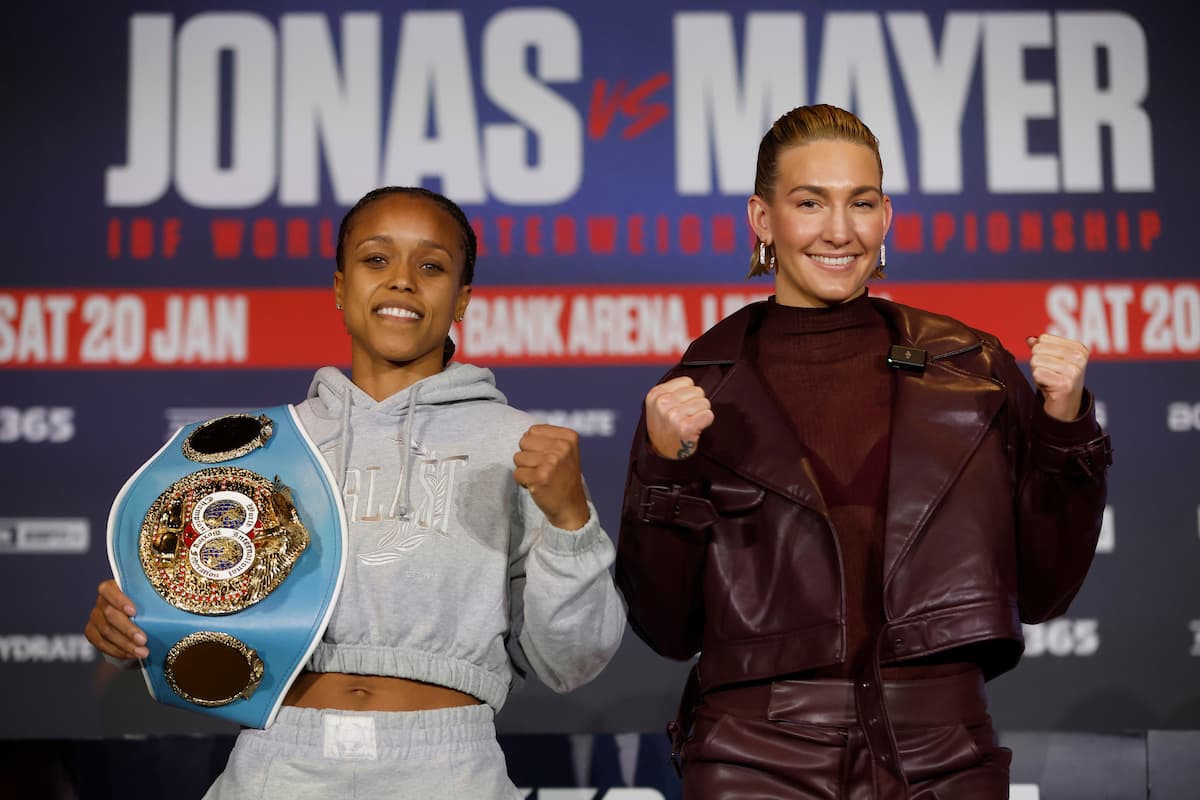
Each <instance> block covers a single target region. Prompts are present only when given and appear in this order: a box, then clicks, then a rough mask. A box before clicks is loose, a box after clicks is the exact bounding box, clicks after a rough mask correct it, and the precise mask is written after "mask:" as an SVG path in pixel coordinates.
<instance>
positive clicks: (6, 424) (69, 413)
mask: <svg viewBox="0 0 1200 800" xmlns="http://www.w3.org/2000/svg"><path fill="white" fill-rule="evenodd" d="M2 325H3V323H2V322H0V326H2ZM2 338H3V337H2V336H0V348H2V347H3V343H2ZM74 437H75V409H73V408H69V407H65V406H30V407H29V408H15V407H13V406H0V444H9V443H12V442H33V443H39V442H49V443H51V444H61V443H62V442H69V441H71V439H73V438H74Z"/></svg>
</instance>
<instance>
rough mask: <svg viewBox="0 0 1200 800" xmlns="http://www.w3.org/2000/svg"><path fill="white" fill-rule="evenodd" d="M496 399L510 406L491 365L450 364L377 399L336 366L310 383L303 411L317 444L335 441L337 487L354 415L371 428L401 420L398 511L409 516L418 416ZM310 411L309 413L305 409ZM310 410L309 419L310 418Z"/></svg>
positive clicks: (344, 468) (341, 478)
mask: <svg viewBox="0 0 1200 800" xmlns="http://www.w3.org/2000/svg"><path fill="white" fill-rule="evenodd" d="M468 402H494V403H497V404H498V405H500V406H504V407H507V405H506V404H507V400H506V398H505V397H504V394H503V393H502V392H501V391H500V390H499V389H497V388H496V378H495V376H494V375H493V374H492V371H491V370H489V369H483V368H482V367H476V366H474V365H471V364H454V363H452V364H448V365H447V366H446V368H445V369H443V370H442V371H441V372H439V373H437V374H435V375H430V376H429V377H428V378H422V379H421V380H419V381H417V382H416V383H414V384H413V385H411V386H409V387H407V388H405V389H402V390H401V391H399V392H396V393H395V394H393V395H390V396H389V397H385V398H384V399H383V400H379V401H376V400H375V399H374V398H373V397H371V396H370V395H369V394H367V393H366V392H364V391H363V390H362V389H360V388H359V387H358V386H355V385H354V382H353V381H351V380H350V379H349V378H348V377H346V375H345V373H343V372H342V371H341V370H339V369H336V368H334V367H321V369H319V370H318V371H317V374H316V375H315V376H313V381H312V384H311V385H310V386H309V388H308V400H307V401H306V402H305V403H304V406H303V407H302V410H301V420H302V421H303V422H304V424H305V427H306V428H308V429H309V430H310V433H312V434H315V435H314V436H313V438H314V440H315V443H316V445H317V447H318V448H320V449H321V451H322V453H323V454H324V453H326V452H327V445H329V444H331V443H336V444H337V445H338V446H337V447H336V448H335V449H334V455H333V463H332V464H330V467H331V468H332V469H333V473H334V476H335V477H336V478H337V481H338V486H339V487H341V488H343V489H344V487H345V485H346V473H347V470H348V469H349V468H350V459H351V451H352V449H353V447H354V429H355V426H356V423H355V422H353V420H354V419H361V420H362V424H363V425H364V426H365V427H367V428H368V429H373V428H386V427H387V426H388V425H389V424H395V423H396V422H399V423H400V424H401V425H402V426H403V431H404V433H403V437H402V439H401V442H402V444H401V453H400V454H399V455H400V461H401V463H402V469H401V476H402V477H401V496H402V497H403V501H402V502H401V504H400V506H399V509H400V516H401V518H402V519H404V518H407V517H408V515H409V513H410V512H411V511H412V504H411V502H410V498H411V484H412V474H413V470H412V468H411V467H412V459H413V456H414V451H415V446H416V445H415V441H414V439H413V427H414V421H415V420H416V418H417V416H418V415H420V414H422V413H427V414H431V415H432V414H436V413H438V412H439V411H441V410H442V409H443V408H445V407H448V406H453V405H455V404H459V403H468ZM306 412H307V413H306ZM308 414H311V415H312V417H311V418H310V419H306V417H307V416H308Z"/></svg>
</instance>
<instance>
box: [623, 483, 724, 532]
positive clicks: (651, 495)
mask: <svg viewBox="0 0 1200 800" xmlns="http://www.w3.org/2000/svg"><path fill="white" fill-rule="evenodd" d="M638 506H639V507H640V508H641V512H642V521H643V522H650V523H655V524H658V525H678V526H680V527H682V528H690V529H692V530H697V531H698V530H703V529H705V528H707V527H709V526H710V525H712V524H713V523H714V522H716V520H717V510H716V509H715V508H713V504H712V503H710V502H709V501H708V500H706V499H705V498H703V497H694V496H692V495H688V494H684V493H683V491H682V490H681V488H680V487H679V486H644V487H642V496H641V501H640V502H639V503H638Z"/></svg>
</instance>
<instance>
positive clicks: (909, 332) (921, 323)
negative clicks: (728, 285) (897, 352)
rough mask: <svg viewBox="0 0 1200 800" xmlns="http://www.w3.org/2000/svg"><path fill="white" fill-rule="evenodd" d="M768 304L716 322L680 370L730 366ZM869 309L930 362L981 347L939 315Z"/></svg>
mask: <svg viewBox="0 0 1200 800" xmlns="http://www.w3.org/2000/svg"><path fill="white" fill-rule="evenodd" d="M766 305H767V301H765V300H764V301H760V302H757V303H751V304H749V305H747V306H744V307H743V308H740V309H738V310H737V311H736V312H734V313H733V314H731V315H730V316H728V317H726V318H725V319H723V320H721V321H720V322H718V323H717V324H716V325H714V326H713V327H712V329H710V330H709V331H708V332H707V333H705V334H704V335H703V336H701V337H700V338H699V339H697V340H696V341H695V342H693V343H692V345H691V347H689V348H688V349H687V352H686V353H684V354H683V359H682V364H683V366H704V365H707V364H732V363H733V362H735V361H737V360H738V358H739V357H740V356H741V354H742V349H743V347H744V346H745V341H746V335H747V334H748V333H752V332H753V331H754V330H756V329H757V328H758V326H759V325H760V324H761V323H762V318H763V314H764V313H765V311H766ZM871 305H873V306H874V307H875V309H876V310H877V311H878V312H879V313H880V315H881V316H882V317H883V318H884V319H885V320H886V321H887V324H888V327H889V328H891V329H892V331H893V333H894V334H895V339H894V341H895V343H896V344H904V345H912V346H914V347H919V348H921V349H922V350H924V351H925V352H927V353H928V354H929V358H930V359H931V360H932V359H941V358H949V357H950V356H954V355H958V354H960V353H965V352H967V351H970V350H974V349H975V348H977V347H980V346H982V344H983V340H982V339H981V338H980V336H979V334H978V333H976V332H975V331H974V330H972V329H971V328H968V327H967V326H966V325H963V324H962V323H961V322H959V321H957V320H955V319H952V318H950V317H945V316H942V315H940V314H932V313H930V312H928V311H922V310H920V309H916V308H912V307H911V306H906V305H901V304H900V303H893V302H892V301H890V300H884V299H882V298H878V297H872V298H871Z"/></svg>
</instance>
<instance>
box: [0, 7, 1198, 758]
mask: <svg viewBox="0 0 1200 800" xmlns="http://www.w3.org/2000/svg"><path fill="white" fill-rule="evenodd" d="M858 6H859V7H860V8H859V10H854V11H847V10H842V8H841V4H833V3H804V4H800V3H795V2H793V3H781V2H775V0H759V1H758V2H756V3H753V4H749V5H745V4H740V3H734V2H729V1H728V0H726V2H710V1H709V0H695V2H690V3H687V4H685V5H681V6H679V7H674V6H672V5H670V4H667V3H644V2H642V3H638V2H633V1H632V0H611V2H605V3H596V2H586V3H585V2H569V3H560V4H557V5H556V6H548V5H547V6H520V7H518V6H515V5H512V6H510V5H507V4H504V3H497V2H486V1H485V0H475V1H474V2H464V3H462V4H460V5H448V4H432V3H430V4H421V3H406V4H389V5H388V7H387V9H386V10H374V11H354V12H344V11H342V10H340V9H339V8H337V4H335V3H331V2H312V1H311V0H293V2H278V1H276V0H259V1H258V2H253V1H250V2H243V3H230V2H217V3H199V2H182V1H180V2H174V3H170V4H162V3H157V2H141V3H138V4H124V3H122V2H119V1H118V2H110V3H93V4H79V7H76V8H70V9H64V8H61V7H59V6H56V5H54V4H50V5H43V4H18V7H14V8H11V9H9V10H8V11H6V12H5V13H6V15H7V16H8V24H7V25H5V26H4V33H3V34H0V35H2V36H3V37H4V42H3V44H4V46H3V47H2V48H0V53H2V55H0V58H3V59H4V60H5V65H4V66H5V69H4V72H3V74H4V76H5V77H4V84H5V97H6V105H7V114H6V119H7V120H8V122H7V123H6V124H5V125H4V126H3V127H2V128H0V152H3V153H5V154H6V164H5V170H4V184H5V189H4V191H3V193H2V194H0V198H2V200H0V202H2V203H3V216H2V217H0V218H2V219H3V220H4V222H3V230H4V233H5V236H4V238H5V243H6V248H5V254H4V261H3V285H0V387H2V389H0V464H2V466H0V480H2V482H3V491H2V492H0V586H2V587H3V590H2V591H3V597H4V600H5V602H3V603H2V604H0V609H2V610H0V705H2V707H3V708H5V709H6V711H7V713H5V714H3V715H0V736H4V737H10V738H19V737H68V736H90V735H99V734H113V733H127V732H162V731H206V730H207V731H212V730H217V729H220V730H227V729H225V728H220V726H215V725H214V724H213V723H211V722H208V721H207V720H206V719H204V718H202V717H200V716H197V715H193V714H187V713H185V712H171V711H168V710H166V709H162V708H159V707H157V706H155V705H153V704H151V703H150V702H149V700H148V699H146V696H145V690H144V687H143V685H142V682H141V679H140V677H138V675H137V674H136V673H129V674H120V675H118V674H116V673H115V672H114V671H113V670H112V669H111V668H109V667H108V666H107V665H106V664H103V663H102V662H101V661H100V660H99V659H98V658H97V656H96V654H95V653H94V651H93V650H92V649H91V648H90V646H89V645H88V644H87V643H86V641H85V640H84V639H83V637H82V635H81V629H82V627H83V624H84V621H85V618H86V616H87V613H88V610H89V609H90V607H91V605H92V602H93V598H94V596H95V590H96V585H97V583H99V581H100V580H102V579H103V578H104V577H106V576H107V574H108V572H109V567H108V562H107V557H106V552H105V542H104V537H105V524H106V518H107V514H108V509H109V505H110V503H111V501H112V499H113V497H114V495H115V494H116V492H117V490H118V489H119V488H120V486H121V484H122V483H123V482H124V480H125V479H126V478H127V477H128V476H129V475H130V474H131V473H132V472H133V471H134V470H135V469H136V468H137V467H138V466H139V465H140V464H141V463H142V462H143V461H144V460H145V459H146V458H147V457H148V456H149V455H150V454H152V453H153V452H154V451H155V450H157V448H158V447H159V446H161V444H162V443H163V442H164V441H165V439H166V438H167V437H168V436H169V435H170V434H171V433H172V432H173V431H174V430H175V429H176V428H177V427H178V426H179V425H181V424H183V423H185V422H188V421H192V420H195V419H199V418H204V417H209V416H213V415H216V414H219V413H223V412H225V411H227V410H238V409H247V408H254V407H260V406H267V405H273V404H277V403H281V402H287V401H292V402H298V401H299V400H301V399H302V398H303V397H304V395H305V392H306V390H307V387H308V382H309V379H310V376H311V373H312V372H313V371H314V370H315V369H316V368H317V367H319V366H321V365H323V364H335V365H340V366H343V367H346V366H348V351H349V343H348V339H347V337H346V335H345V332H344V330H343V329H342V328H341V325H340V321H339V318H338V315H337V313H336V311H335V309H334V306H333V298H332V295H331V292H330V287H331V283H332V277H331V276H332V272H333V252H334V241H333V240H334V235H335V231H336V228H337V224H338V221H339V219H340V217H341V215H342V213H343V212H344V210H345V209H346V208H347V207H348V206H349V205H350V204H352V203H353V202H354V200H356V199H357V198H358V197H359V196H360V195H361V194H363V193H364V192H365V191H367V190H368V189H370V188H372V187H374V186H376V185H380V184H416V183H421V184H424V185H426V186H429V187H430V188H434V189H438V190H441V191H443V192H445V193H447V194H449V195H450V196H451V197H453V198H454V199H456V200H457V201H459V202H460V203H461V204H462V205H463V206H464V208H465V209H466V211H467V213H468V215H469V216H470V218H471V220H472V222H473V224H474V226H475V228H476V230H477V232H478V234H479V237H480V262H479V267H478V270H477V281H476V288H475V294H474V299H473V301H472V303H471V307H470V310H469V311H468V313H467V317H466V320H465V321H464V322H463V323H462V324H461V326H457V327H456V330H455V336H456V338H457V340H458V342H459V346H460V353H461V356H460V357H461V358H464V359H467V360H470V361H473V362H475V363H478V364H482V365H487V366H491V367H493V368H494V369H495V371H496V373H497V376H498V381H499V384H500V386H501V388H502V389H503V390H504V391H505V392H506V393H507V394H508V397H509V399H510V400H511V402H512V403H513V404H514V405H516V406H519V407H523V408H526V409H529V410H531V411H533V412H534V413H535V414H537V415H538V416H540V417H543V418H545V419H547V420H549V421H552V422H556V423H558V424H564V425H570V426H572V427H574V428H576V429H577V430H578V431H579V432H580V434H581V435H582V437H583V458H584V467H585V471H586V474H587V477H588V481H589V484H590V487H591V490H592V492H593V494H594V497H595V500H596V504H597V506H598V508H599V509H600V512H601V516H602V518H603V520H604V521H605V523H606V524H607V527H608V530H609V532H610V533H611V534H612V535H614V536H615V535H616V526H617V518H618V509H619V504H620V491H621V486H622V483H623V480H624V473H625V459H626V454H627V452H628V447H629V441H630V437H631V433H632V428H633V426H634V424H635V422H636V419H637V414H638V410H639V406H640V403H641V398H642V396H643V395H644V393H645V391H646V390H647V388H649V386H650V385H652V384H653V383H654V382H655V381H656V380H657V378H658V376H659V375H660V374H661V373H662V372H663V371H664V370H665V369H666V367H667V366H668V365H669V364H670V363H672V362H673V360H675V359H676V358H677V357H678V355H679V353H680V352H681V351H682V349H683V348H684V347H685V346H686V345H687V343H688V342H689V341H690V340H691V339H692V338H694V337H695V336H697V335H698V334H700V333H701V332H702V331H703V330H704V329H705V328H707V327H708V326H709V325H711V324H712V323H713V322H714V321H716V320H717V319H719V318H720V317H722V316H723V315H725V314H727V313H729V312H730V311H732V310H733V309H735V308H737V307H739V306H740V305H742V304H743V303H745V302H747V301H749V300H754V299H759V298H761V297H764V296H766V295H767V294H768V293H769V291H770V284H769V283H764V282H762V281H752V282H747V281H744V280H742V275H744V273H745V270H746V267H747V264H748V257H749V254H750V246H751V237H750V235H749V232H748V229H747V226H746V223H745V221H744V220H745V212H744V208H745V199H746V196H747V195H748V194H749V193H750V192H751V191H752V181H753V172H754V160H755V153H756V148H757V143H758V140H759V138H760V137H761V135H762V133H763V132H764V131H765V130H766V129H767V127H768V126H769V124H770V122H771V121H772V120H773V119H775V117H777V116H778V115H779V114H780V113H782V112H783V111H785V110H787V109H788V108H790V107H792V106H795V105H798V104H801V103H804V102H817V101H821V102H831V103H836V104H839V105H844V106H847V107H849V108H852V109H853V110H855V111H856V112H858V113H859V114H860V115H861V116H862V117H863V118H864V119H865V120H866V121H867V123H868V124H869V125H871V126H872V128H873V129H874V131H875V132H876V133H877V134H878V136H879V138H880V140H881V142H882V152H883V160H884V165H885V170H886V174H885V177H884V185H885V189H886V190H887V191H888V192H889V193H890V194H891V196H892V199H893V202H894V206H895V209H896V218H895V223H894V226H893V229H892V231H891V233H890V234H889V237H888V241H887V245H888V249H889V259H888V261H889V264H888V273H889V276H890V277H889V279H888V280H887V281H886V282H882V283H879V284H877V285H876V286H875V287H874V288H873V289H872V291H873V292H875V293H877V294H880V295H887V296H891V297H893V298H894V299H897V300H900V301H904V302H910V303H913V304H916V305H920V306H923V307H927V308H930V309H933V310H936V311H941V312H946V313H950V314H952V315H955V316H957V317H959V318H961V319H963V320H965V321H967V322H969V323H971V324H974V325H977V326H979V327H982V328H985V329H988V330H991V331H993V332H994V333H996V334H997V335H999V336H1000V337H1001V339H1002V340H1003V341H1004V342H1005V343H1006V344H1007V345H1008V346H1009V347H1010V348H1012V349H1013V351H1014V352H1015V353H1017V355H1018V357H1024V356H1025V354H1026V352H1027V351H1026V350H1025V347H1024V345H1023V343H1022V342H1023V338H1024V337H1025V336H1026V335H1027V334H1030V333H1036V332H1040V331H1043V330H1051V331H1053V332H1056V333H1060V334H1063V335H1067V336H1071V337H1075V338H1079V339H1081V340H1082V341H1084V342H1085V343H1086V344H1087V345H1088V346H1089V347H1090V348H1091V350H1092V353H1093V359H1094V363H1093V365H1092V366H1091V368H1090V369H1089V379H1088V382H1089V385H1090V386H1091V387H1092V389H1093V391H1094V392H1095V395H1096V397H1097V399H1098V401H1099V408H1100V411H1101V415H1102V418H1103V420H1104V423H1105V424H1106V426H1107V427H1108V429H1109V430H1110V432H1111V433H1112V436H1113V440H1114V443H1115V448H1116V463H1115V465H1114V466H1113V468H1112V472H1111V491H1110V503H1111V505H1110V506H1109V508H1108V510H1107V513H1106V515H1105V527H1104V533H1103V536H1102V539H1101V544H1100V548H1099V553H1098V555H1097V558H1096V562H1095V566H1094V567H1093V569H1092V572H1091V575H1090V576H1089V578H1088V580H1087V583H1086V584H1085V586H1084V587H1083V590H1082V592H1081V593H1080V595H1079V597H1078V599H1077V600H1076V602H1075V603H1074V605H1073V606H1072V608H1071V609H1070V612H1069V614H1068V616H1067V617H1064V618H1061V619H1057V620H1054V621H1052V622H1049V623H1047V624H1045V625H1042V626H1040V627H1038V628H1031V629H1029V630H1028V631H1027V634H1028V646H1027V652H1026V658H1025V660H1024V661H1023V662H1022V664H1021V666H1020V667H1019V668H1018V669H1017V671H1016V672H1014V673H1012V674H1010V675H1007V676H1004V677H1002V678H1000V679H998V680H997V681H995V682H994V684H993V691H992V696H993V701H994V716H995V718H996V720H997V722H998V725H999V726H1000V727H1001V728H1003V729H1007V730H1038V729H1058V730H1096V731H1105V730H1120V729H1137V730H1145V729H1155V728H1198V727H1200V680H1198V679H1197V675H1198V674H1200V670H1198V669H1197V667H1198V666H1200V584H1198V583H1197V581H1196V579H1195V576H1196V574H1197V566H1198V556H1200V483H1198V480H1197V476H1198V475H1200V449H1198V448H1197V442H1198V441H1200V369H1198V363H1197V359H1198V356H1200V280H1198V275H1200V270H1198V269H1197V266H1196V260H1195V257H1194V251H1195V242H1196V237H1195V225H1196V201H1195V198H1196V187H1197V185H1200V167H1198V166H1197V160H1196V158H1195V157H1194V134H1195V130H1196V128H1197V114H1196V111H1195V109H1196V102H1195V101H1196V90H1195V76H1196V74H1197V58H1196V56H1195V46H1194V43H1193V42H1192V41H1191V38H1192V36H1191V33H1192V29H1193V26H1192V24H1191V22H1192V20H1191V18H1190V16H1186V17H1185V12H1184V11H1183V10H1182V8H1183V7H1182V6H1178V7H1177V9H1178V10H1164V9H1166V8H1167V4H1162V5H1161V7H1160V5H1159V4H1152V3H1151V4H1147V3H1133V2H1117V3H1109V4H1097V3H1094V2H1092V3H1087V4H1083V3H1072V2H1059V3H1055V4H1053V5H1046V4H1039V3H1028V2H1019V3H1018V2H1006V3H996V4H993V5H990V6H989V5H980V4H973V3H970V2H966V0H962V1H960V2H943V1H942V0H920V2H919V3H916V4H910V5H908V6H902V7H900V8H899V9H896V10H893V9H892V7H891V4H883V3H878V4H873V3H871V2H868V3H863V4H858ZM1000 7H1002V8H1003V10H1000ZM686 668H687V665H685V664H673V663H669V662H666V661H664V660H662V659H659V658H658V657H656V656H654V655H653V654H652V653H651V652H650V651H649V650H648V649H647V648H645V647H644V646H643V645H642V644H641V643H640V642H639V641H637V640H636V639H635V637H633V635H632V634H630V635H629V636H628V637H627V639H626V641H625V643H624V644H623V646H622V649H621V652H620V653H619V655H618V657H617V659H616V660H615V662H614V663H613V664H612V665H611V666H610V668H609V669H608V670H607V671H606V672H605V673H604V674H603V675H602V676H601V677H600V678H599V679H598V680H597V681H596V682H595V683H594V684H593V685H591V686H589V687H587V688H586V689H584V690H581V691H579V692H576V693H575V694H573V695H570V696H567V697H557V696H553V695H552V694H551V693H550V692H549V691H547V690H544V689H541V688H540V687H535V686H528V687H526V688H525V690H524V691H522V692H520V693H518V694H516V695H515V696H514V697H513V699H512V701H511V702H510V705H509V706H508V707H507V708H506V709H505V711H504V713H503V714H502V715H501V717H500V726H501V729H502V730H504V731H505V732H508V733H519V732H531V733H532V732H537V733H546V732H583V731H595V732H602V731H603V732H618V733H619V732H656V731H660V730H661V728H662V724H663V722H664V721H665V719H666V718H667V717H668V715H669V714H670V713H671V712H672V710H673V707H674V703H675V698H676V693H677V690H678V688H679V686H680V685H681V681H682V676H683V674H684V672H685V671H686Z"/></svg>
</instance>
